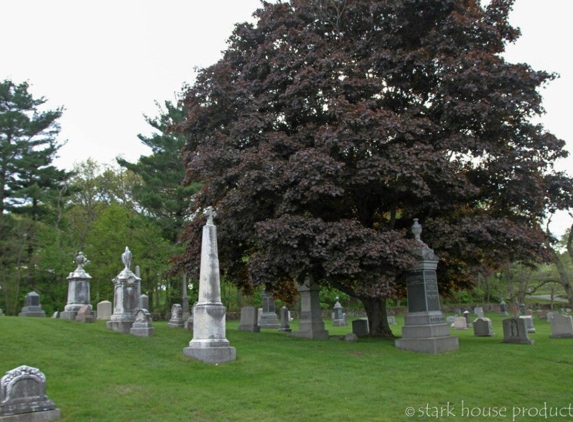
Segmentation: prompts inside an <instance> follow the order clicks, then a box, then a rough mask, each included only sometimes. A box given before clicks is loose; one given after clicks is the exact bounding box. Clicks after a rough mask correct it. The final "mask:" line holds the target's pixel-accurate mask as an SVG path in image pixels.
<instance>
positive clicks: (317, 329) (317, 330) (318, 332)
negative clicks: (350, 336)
mask: <svg viewBox="0 0 573 422" xmlns="http://www.w3.org/2000/svg"><path fill="white" fill-rule="evenodd" d="M291 336H292V337H297V338H308V339H311V340H328V338H329V335H328V331H327V330H325V329H324V323H323V322H322V321H320V320H319V321H315V322H314V323H312V322H310V321H300V323H299V328H298V331H294V332H292V333H291Z"/></svg>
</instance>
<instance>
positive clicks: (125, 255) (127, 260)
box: [121, 246, 132, 270]
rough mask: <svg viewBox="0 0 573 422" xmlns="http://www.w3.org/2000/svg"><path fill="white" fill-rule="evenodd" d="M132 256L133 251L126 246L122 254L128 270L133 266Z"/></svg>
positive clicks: (122, 259)
mask: <svg viewBox="0 0 573 422" xmlns="http://www.w3.org/2000/svg"><path fill="white" fill-rule="evenodd" d="M131 258H132V255H131V251H130V250H129V248H128V247H127V246H126V247H125V252H124V253H122V254H121V261H122V262H123V265H125V269H126V270H129V269H130V268H131Z"/></svg>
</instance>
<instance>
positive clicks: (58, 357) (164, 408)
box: [0, 315, 573, 422]
mask: <svg viewBox="0 0 573 422" xmlns="http://www.w3.org/2000/svg"><path fill="white" fill-rule="evenodd" d="M488 316H489V317H491V318H492V319H493V321H494V331H495V332H496V333H498V336H497V337H493V338H476V337H473V331H472V330H467V331H454V330H452V334H453V335H457V336H459V338H460V350H459V351H457V352H453V353H448V354H443V355H422V354H416V353H411V352H404V351H400V350H397V349H396V348H395V347H394V343H393V341H387V340H386V341H385V340H375V339H365V340H360V341H359V342H357V343H347V342H344V341H333V340H329V341H318V340H314V341H312V340H304V339H294V338H291V337H289V336H288V335H286V334H284V333H280V332H277V331H274V330H263V331H262V332H261V333H246V332H241V331H237V330H236V327H237V323H236V322H234V323H228V325H227V338H228V339H229V341H230V342H231V345H232V346H233V347H236V349H237V360H236V361H234V362H229V363H225V364H221V365H207V364H203V363H201V362H198V361H195V360H191V359H189V358H187V357H186V356H184V355H183V353H182V349H183V347H186V346H187V345H188V343H189V341H190V340H191V338H192V333H190V332H188V331H185V330H183V329H172V328H168V327H167V325H166V323H165V322H161V323H155V324H154V326H155V329H156V335H155V336H154V337H150V338H140V337H135V336H131V335H125V334H119V333H116V332H113V331H110V330H108V329H107V328H106V327H105V322H103V321H98V322H96V323H94V324H79V323H76V322H72V321H66V320H58V319H51V318H46V319H40V318H18V317H2V318H0V375H2V374H4V373H5V372H6V371H8V370H11V369H13V368H15V367H17V366H19V365H28V366H33V367H36V368H39V369H40V370H41V371H42V372H44V374H45V375H46V377H47V394H48V396H49V397H50V398H51V399H52V400H53V401H54V402H55V403H56V404H57V405H58V407H59V408H60V409H61V410H62V414H63V419H62V420H63V421H80V422H81V421H98V422H104V421H113V422H116V421H120V420H121V421H138V422H140V421H225V420H229V421H247V420H258V421H291V420H292V421H294V420H296V421H333V420H338V421H402V420H404V421H406V420H416V421H429V420H436V418H435V417H434V416H436V413H435V412H436V410H439V408H441V407H445V406H447V405H448V403H450V409H451V407H452V406H453V407H454V410H453V412H452V413H453V414H455V415H456V416H455V417H453V416H451V413H450V416H449V417H444V419H446V420H448V421H455V420H463V421H468V420H481V421H485V420H512V413H513V410H514V409H513V407H514V406H516V407H528V408H541V407H543V406H544V403H547V406H555V407H566V406H568V405H569V403H570V402H573V397H572V396H571V391H572V389H573V388H572V387H573V381H572V378H571V375H572V373H573V353H572V352H573V339H550V338H549V334H550V328H549V324H548V323H547V322H545V321H543V320H539V319H537V318H536V319H535V326H536V329H537V333H536V334H530V337H531V338H533V339H535V340H536V344H535V345H533V346H528V345H509V344H502V343H501V340H502V338H503V333H502V328H501V320H502V318H501V317H499V316H497V315H488ZM398 323H399V325H398V326H394V327H393V329H394V332H395V334H397V335H399V334H400V332H401V330H400V326H401V324H402V323H403V320H402V319H400V318H398ZM326 325H327V329H328V330H329V331H330V334H331V335H342V334H345V333H347V332H350V331H351V328H350V327H332V326H331V325H330V321H326ZM293 328H294V329H296V326H294V325H293ZM462 401H464V406H465V407H466V411H467V410H468V409H473V411H474V414H476V412H478V410H477V408H485V409H486V410H487V409H489V408H492V407H498V408H501V407H505V408H507V410H506V417H505V418H501V417H498V418H491V417H489V418H484V417H477V418H471V417H467V416H466V415H464V416H465V417H464V416H462V414H461V412H462V409H461V406H462ZM426 405H429V408H428V410H429V414H430V415H429V416H422V417H420V416H421V415H422V413H426V412H425V411H424V412H420V410H419V408H421V407H423V408H425V407H426ZM408 406H412V407H414V408H415V409H416V415H415V417H413V418H408V417H406V416H405V409H406V408H407V407H408ZM436 408H438V409H436ZM530 413H534V411H530ZM440 419H441V418H440ZM515 420H519V421H524V420H527V421H534V420H555V419H552V418H548V419H545V418H540V417H539V416H536V417H531V418H527V417H526V418H523V417H518V418H516V419H515ZM559 420H573V417H572V418H559Z"/></svg>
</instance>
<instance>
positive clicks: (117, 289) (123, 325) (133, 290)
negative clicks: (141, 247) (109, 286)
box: [107, 246, 141, 334]
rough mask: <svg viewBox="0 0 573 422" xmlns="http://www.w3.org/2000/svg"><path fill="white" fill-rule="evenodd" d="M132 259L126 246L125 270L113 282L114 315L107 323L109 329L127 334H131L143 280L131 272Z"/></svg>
mask: <svg viewBox="0 0 573 422" xmlns="http://www.w3.org/2000/svg"><path fill="white" fill-rule="evenodd" d="M131 259H132V255H131V251H130V250H129V248H128V247H127V246H126V247H125V252H124V253H123V254H122V255H121V260H122V262H123V264H124V265H125V268H124V269H123V270H122V271H121V272H120V273H119V274H118V275H117V277H115V278H114V279H113V280H112V283H113V286H114V290H113V314H112V315H111V317H110V320H109V321H108V322H107V328H109V329H110V330H114V331H118V332H120V333H125V334H129V333H130V330H131V327H132V325H133V323H134V321H135V313H136V310H137V308H138V306H139V297H140V296H141V287H140V285H141V278H139V277H138V276H137V275H135V274H134V273H133V271H131V269H130V268H131Z"/></svg>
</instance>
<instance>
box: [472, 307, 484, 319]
mask: <svg viewBox="0 0 573 422" xmlns="http://www.w3.org/2000/svg"><path fill="white" fill-rule="evenodd" d="M474 315H475V316H476V317H478V318H483V317H484V313H483V307H482V306H476V307H475V308H474Z"/></svg>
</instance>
